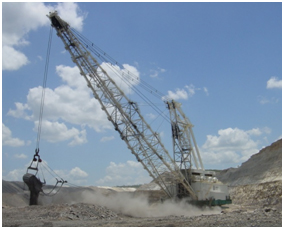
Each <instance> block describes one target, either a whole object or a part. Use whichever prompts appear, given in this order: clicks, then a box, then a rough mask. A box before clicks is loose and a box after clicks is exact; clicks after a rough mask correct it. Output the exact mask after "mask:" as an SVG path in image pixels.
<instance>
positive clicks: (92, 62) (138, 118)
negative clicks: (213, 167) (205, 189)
mask: <svg viewBox="0 0 284 229" xmlns="http://www.w3.org/2000/svg"><path fill="white" fill-rule="evenodd" d="M48 17H49V18H50V20H51V25H52V26H53V27H54V28H55V29H56V31H57V36H59V37H60V38H61V40H62V41H63V43H64V45H65V49H66V50H67V51H68V52H69V53H70V54H71V58H72V61H73V62H74V63H75V64H76V65H77V67H78V68H79V70H80V74H81V75H82V76H83V77H84V78H85V80H86V82H87V85H88V87H89V88H90V90H91V91H92V93H93V95H94V97H95V98H96V99H97V100H98V101H99V103H100V105H101V109H102V110H103V111H104V112H105V113H106V115H107V118H108V120H109V121H110V122H111V123H112V124H113V126H114V129H115V130H116V131H117V132H118V133H119V135H120V137H121V139H122V140H124V142H125V143H126V144H127V147H128V148H129V150H130V151H131V153H132V154H134V155H135V156H136V159H137V161H139V162H140V163H141V164H142V165H143V167H144V169H146V170H147V171H148V173H149V175H150V176H151V177H152V178H153V179H154V180H155V181H156V183H157V184H158V185H159V186H160V187H161V189H162V190H164V191H165V193H166V194H167V195H168V196H169V197H175V196H174V195H175V193H176V190H175V189H176V184H181V185H182V186H183V187H184V188H185V189H186V190H187V192H188V193H189V194H190V196H191V198H192V199H195V200H196V199H197V195H196V194H195V192H194V190H193V189H192V187H191V186H190V184H189V183H188V180H187V179H185V177H184V175H183V174H182V173H181V171H180V169H179V168H178V166H177V165H176V163H175V162H174V160H173V159H172V158H171V156H170V155H169V153H168V151H167V150H166V149H165V147H164V145H163V144H162V142H161V141H160V139H159V138H158V136H157V134H156V133H155V132H154V131H153V130H152V129H151V127H150V125H149V124H148V123H147V122H146V121H145V119H144V118H143V116H142V115H141V113H140V110H139V107H138V105H137V103H135V102H133V101H131V100H130V99H129V98H128V97H127V96H126V95H125V93H124V92H123V91H122V90H121V89H120V88H119V87H118V86H117V84H116V83H115V82H114V80H113V79H112V78H111V77H110V76H109V75H108V73H107V72H106V71H105V70H104V69H103V68H102V67H101V66H100V64H99V63H98V61H97V60H96V59H95V58H94V57H93V56H92V55H91V54H90V52H89V51H88V49H87V47H85V46H84V45H83V44H82V43H81V42H80V40H79V39H78V37H77V36H76V35H75V34H74V33H73V32H72V31H71V29H70V26H69V24H68V23H67V22H65V21H64V20H62V19H61V18H60V17H59V16H58V14H57V12H52V13H50V14H49V15H48Z"/></svg>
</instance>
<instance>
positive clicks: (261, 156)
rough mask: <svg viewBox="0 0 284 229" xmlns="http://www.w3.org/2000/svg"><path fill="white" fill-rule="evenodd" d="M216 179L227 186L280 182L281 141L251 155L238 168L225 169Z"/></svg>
mask: <svg viewBox="0 0 284 229" xmlns="http://www.w3.org/2000/svg"><path fill="white" fill-rule="evenodd" d="M217 177H218V179H219V180H220V181H222V182H223V183H225V184H228V185H229V186H238V185H251V184H260V183H266V182H272V181H282V139H280V140H278V141H276V142H274V143H272V144H271V145H270V146H267V147H265V148H263V149H262V150H260V151H259V152H258V153H257V154H254V155H252V156H251V157H250V159H249V160H248V161H246V162H244V163H243V164H242V165H241V166H240V167H239V168H229V169H225V170H223V171H221V172H219V173H218V174H217Z"/></svg>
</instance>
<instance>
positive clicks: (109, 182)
mask: <svg viewBox="0 0 284 229" xmlns="http://www.w3.org/2000/svg"><path fill="white" fill-rule="evenodd" d="M150 181H151V178H150V177H149V176H148V173H147V172H146V170H144V169H143V167H142V165H141V163H139V162H135V161H127V162H126V163H118V164H116V163H115V162H110V165H109V166H108V167H107V168H106V175H105V177H104V178H102V179H100V180H99V181H97V183H98V185H103V186H115V185H133V184H144V183H148V182H150Z"/></svg>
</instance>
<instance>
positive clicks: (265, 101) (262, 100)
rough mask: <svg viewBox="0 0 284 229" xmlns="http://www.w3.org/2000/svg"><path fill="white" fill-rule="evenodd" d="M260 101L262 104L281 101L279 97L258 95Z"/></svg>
mask: <svg viewBox="0 0 284 229" xmlns="http://www.w3.org/2000/svg"><path fill="white" fill-rule="evenodd" d="M258 102H259V103H260V104H275V103H278V102H279V99H277V98H275V97H272V98H266V97H264V96H258Z"/></svg>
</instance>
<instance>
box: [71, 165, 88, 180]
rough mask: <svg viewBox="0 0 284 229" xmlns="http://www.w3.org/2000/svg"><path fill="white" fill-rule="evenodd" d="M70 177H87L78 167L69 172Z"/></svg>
mask: <svg viewBox="0 0 284 229" xmlns="http://www.w3.org/2000/svg"><path fill="white" fill-rule="evenodd" d="M70 175H71V176H73V177H74V178H85V177H87V176H88V174H87V173H86V172H85V171H83V170H82V169H80V168H79V167H75V168H73V169H72V170H71V171H70Z"/></svg>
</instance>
